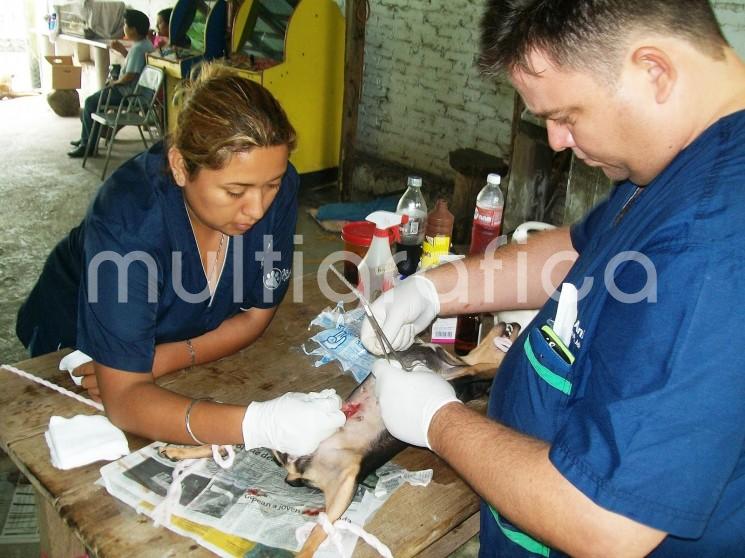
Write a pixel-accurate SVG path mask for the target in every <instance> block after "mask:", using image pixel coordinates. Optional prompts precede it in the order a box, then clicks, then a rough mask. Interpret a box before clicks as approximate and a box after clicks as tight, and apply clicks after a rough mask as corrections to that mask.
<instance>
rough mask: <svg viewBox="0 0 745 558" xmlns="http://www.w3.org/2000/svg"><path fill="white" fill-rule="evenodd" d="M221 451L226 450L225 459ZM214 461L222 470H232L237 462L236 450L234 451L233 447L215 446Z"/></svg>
mask: <svg viewBox="0 0 745 558" xmlns="http://www.w3.org/2000/svg"><path fill="white" fill-rule="evenodd" d="M221 449H223V450H225V457H223V455H222V453H220V450H221ZM212 459H214V460H215V463H217V464H218V465H219V466H220V467H221V468H223V469H230V468H231V467H232V466H233V462H234V461H235V450H234V449H233V446H218V445H213V446H212Z"/></svg>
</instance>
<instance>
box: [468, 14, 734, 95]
mask: <svg viewBox="0 0 745 558" xmlns="http://www.w3.org/2000/svg"><path fill="white" fill-rule="evenodd" d="M639 32H651V33H656V34H660V35H665V36H671V37H679V38H681V39H685V40H687V41H689V42H690V43H692V44H693V45H694V46H695V47H696V48H698V49H699V50H701V51H702V52H705V53H707V54H708V55H709V56H711V57H712V58H715V59H721V58H722V57H723V55H724V54H723V48H724V47H725V46H726V45H727V41H726V39H725V38H724V35H722V31H721V29H720V27H719V23H718V22H717V19H716V16H715V15H714V11H713V9H712V7H711V5H710V4H709V1H708V0H488V3H487V8H486V12H485V14H484V17H483V19H482V24H481V58H480V65H481V67H482V69H483V71H484V72H485V73H486V74H489V75H496V74H498V73H500V72H502V71H505V70H506V71H511V70H522V71H527V72H530V73H534V69H533V68H531V66H530V62H529V60H530V55H531V53H533V52H534V51H539V52H541V53H543V54H544V55H546V56H547V57H548V58H549V60H550V61H551V62H553V63H554V64H555V65H556V66H560V67H567V68H571V69H575V70H579V69H582V70H591V71H594V72H605V77H606V78H609V79H611V80H612V79H613V78H614V76H615V75H616V74H617V68H618V67H619V64H620V62H621V57H622V55H623V52H624V51H625V46H626V44H627V43H628V41H629V40H630V39H631V38H632V37H633V36H634V34H635V33H639Z"/></svg>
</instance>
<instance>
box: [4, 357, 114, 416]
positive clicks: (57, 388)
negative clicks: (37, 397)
mask: <svg viewBox="0 0 745 558" xmlns="http://www.w3.org/2000/svg"><path fill="white" fill-rule="evenodd" d="M0 368H2V369H3V370H7V371H8V372H12V373H13V374H16V375H18V376H20V377H21V378H26V379H27V380H31V381H32V382H36V383H37V384H41V385H43V386H45V387H48V388H49V389H52V390H54V391H56V392H58V393H61V394H62V395H66V396H67V397H72V398H73V399H74V400H75V401H79V402H80V403H83V404H84V405H88V406H89V407H93V408H94V409H96V410H98V411H101V412H102V413H103V412H104V409H103V405H101V404H100V403H97V402H96V401H93V400H92V399H88V398H87V397H83V396H82V395H78V394H77V393H75V392H73V391H70V390H69V389H65V388H63V387H60V386H58V385H57V384H53V383H52V382H48V381H46V380H43V379H41V378H39V377H37V376H34V375H33V374H29V373H28V372H24V371H23V370H19V369H18V368H16V367H14V366H10V365H8V364H3V365H2V366H0Z"/></svg>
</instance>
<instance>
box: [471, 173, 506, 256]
mask: <svg viewBox="0 0 745 558" xmlns="http://www.w3.org/2000/svg"><path fill="white" fill-rule="evenodd" d="M500 182H501V178H500V176H499V175H498V174H494V173H493V174H490V175H489V176H487V177H486V186H484V187H483V188H482V189H481V191H480V192H479V195H478V197H477V198H476V211H475V212H474V214H473V228H472V229H471V249H470V250H469V251H468V253H469V254H483V253H484V252H485V251H486V247H487V246H488V245H489V243H490V242H491V241H492V240H494V239H495V238H498V237H499V233H501V232H502V212H503V211H504V196H503V195H502V190H500V189H499V184H500ZM492 248H496V245H494V246H493V247H492Z"/></svg>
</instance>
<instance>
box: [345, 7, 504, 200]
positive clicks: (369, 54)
mask: <svg viewBox="0 0 745 558" xmlns="http://www.w3.org/2000/svg"><path fill="white" fill-rule="evenodd" d="M482 7H483V2H482V1H481V0H479V1H473V0H451V1H448V2H441V1H435V0H370V8H371V16H370V19H369V21H368V23H367V34H366V45H365V73H364V87H363V92H362V102H361V105H360V112H359V131H358V147H359V149H361V150H363V151H365V152H367V153H370V154H373V155H375V156H377V157H380V158H382V159H385V160H389V161H393V162H395V163H398V164H400V165H404V166H405V167H409V168H411V169H420V170H423V171H429V172H431V173H433V174H435V175H440V176H442V177H443V178H447V179H448V180H449V179H450V178H452V176H453V171H452V169H451V168H450V165H449V164H448V153H449V152H450V151H452V150H454V149H457V148H461V147H473V148H476V149H480V150H481V151H485V152H487V153H490V154H493V155H497V156H504V155H506V154H507V152H508V150H509V138H510V126H511V120H512V95H513V91H512V88H511V87H510V86H509V85H507V84H504V83H503V84H498V83H495V82H494V81H491V80H486V79H484V78H482V77H481V76H480V75H479V73H478V70H477V69H476V67H475V60H476V57H477V55H478V43H479V21H480V18H481V12H482ZM399 187H400V186H399Z"/></svg>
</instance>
